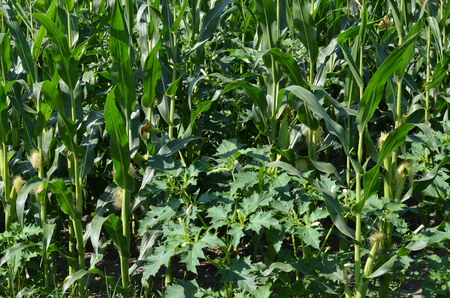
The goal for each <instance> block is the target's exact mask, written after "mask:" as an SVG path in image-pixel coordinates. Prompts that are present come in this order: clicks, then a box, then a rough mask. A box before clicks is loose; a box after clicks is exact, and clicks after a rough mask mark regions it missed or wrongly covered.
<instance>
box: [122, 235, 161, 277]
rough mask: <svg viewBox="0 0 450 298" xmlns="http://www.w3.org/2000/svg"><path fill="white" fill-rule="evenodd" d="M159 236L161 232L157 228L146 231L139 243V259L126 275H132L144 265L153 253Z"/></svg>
mask: <svg viewBox="0 0 450 298" xmlns="http://www.w3.org/2000/svg"><path fill="white" fill-rule="evenodd" d="M161 234H162V232H161V230H160V229H159V227H156V228H155V229H152V230H147V231H146V232H145V233H144V236H143V237H142V241H141V248H140V252H139V257H138V258H137V261H136V263H134V264H133V266H131V267H130V269H129V270H128V274H130V275H132V274H133V272H134V271H135V270H136V269H137V268H139V267H141V266H143V265H144V263H145V261H146V260H147V258H148V257H149V256H150V255H151V254H152V253H153V251H154V248H155V244H156V240H157V239H158V238H159V236H161Z"/></svg>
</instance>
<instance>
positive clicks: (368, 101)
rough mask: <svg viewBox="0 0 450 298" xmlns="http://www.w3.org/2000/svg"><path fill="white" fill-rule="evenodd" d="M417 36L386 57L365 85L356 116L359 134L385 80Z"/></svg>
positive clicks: (373, 108) (382, 89) (377, 100)
mask: <svg viewBox="0 0 450 298" xmlns="http://www.w3.org/2000/svg"><path fill="white" fill-rule="evenodd" d="M419 34H420V32H418V33H416V34H414V35H412V36H411V37H410V38H408V39H406V40H405V41H404V42H403V43H402V45H401V46H399V47H397V48H396V49H395V50H394V51H393V52H392V53H391V54H390V55H389V56H388V57H387V59H386V60H385V61H384V62H383V64H382V65H381V67H380V68H379V69H378V70H377V71H376V72H375V74H374V75H373V77H372V78H371V79H370V81H369V83H368V84H367V87H366V89H365V91H364V94H363V98H362V99H361V101H360V103H359V108H358V116H356V124H357V127H358V131H359V132H360V133H363V132H364V130H365V128H366V125H367V123H368V122H369V120H370V119H371V118H372V115H373V113H374V112H375V110H376V108H377V107H378V104H379V103H380V101H381V98H382V96H383V91H384V87H385V85H386V82H387V80H388V79H389V78H390V76H391V75H392V74H393V73H394V72H395V70H396V69H397V68H398V61H399V60H400V59H402V57H403V55H405V54H406V53H409V51H410V50H411V48H412V46H413V45H414V42H415V41H416V39H417V38H418V37H419Z"/></svg>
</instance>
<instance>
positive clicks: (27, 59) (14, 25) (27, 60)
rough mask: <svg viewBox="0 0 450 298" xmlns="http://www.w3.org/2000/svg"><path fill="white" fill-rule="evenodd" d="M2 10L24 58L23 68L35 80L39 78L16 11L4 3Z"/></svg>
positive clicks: (21, 56) (22, 58)
mask: <svg viewBox="0 0 450 298" xmlns="http://www.w3.org/2000/svg"><path fill="white" fill-rule="evenodd" d="M0 11H1V12H2V13H3V18H4V20H5V21H6V24H8V28H9V32H10V33H11V35H12V37H13V39H14V42H15V45H16V46H15V50H16V51H17V54H18V55H19V57H20V59H21V60H22V65H23V68H24V69H25V71H26V72H27V73H28V74H29V75H30V76H31V79H32V81H33V82H35V81H36V80H37V78H36V65H35V64H34V62H33V58H32V57H31V49H30V46H29V45H28V42H27V41H26V39H25V36H23V32H22V28H21V27H20V24H19V22H18V21H17V19H16V17H15V14H14V12H13V11H12V10H11V9H10V8H9V7H7V6H5V5H3V6H1V7H0ZM30 27H31V26H30Z"/></svg>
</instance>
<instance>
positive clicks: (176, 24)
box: [170, 0, 189, 34]
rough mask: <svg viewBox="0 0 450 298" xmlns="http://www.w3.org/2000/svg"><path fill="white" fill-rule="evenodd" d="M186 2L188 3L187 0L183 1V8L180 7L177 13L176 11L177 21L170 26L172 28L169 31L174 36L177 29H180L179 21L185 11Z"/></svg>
mask: <svg viewBox="0 0 450 298" xmlns="http://www.w3.org/2000/svg"><path fill="white" fill-rule="evenodd" d="M188 2H189V1H188V0H184V3H183V6H181V9H180V10H179V11H177V13H178V16H177V19H176V20H175V22H174V23H173V24H172V27H170V31H171V32H172V33H174V34H176V33H177V32H178V28H180V22H181V19H182V18H183V15H184V11H185V10H186V6H187V4H188Z"/></svg>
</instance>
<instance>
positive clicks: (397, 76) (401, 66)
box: [394, 19, 423, 83]
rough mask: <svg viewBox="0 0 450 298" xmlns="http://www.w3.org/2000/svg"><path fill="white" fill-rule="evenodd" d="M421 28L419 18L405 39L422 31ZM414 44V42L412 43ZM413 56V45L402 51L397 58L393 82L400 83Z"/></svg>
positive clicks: (421, 20)
mask: <svg viewBox="0 0 450 298" xmlns="http://www.w3.org/2000/svg"><path fill="white" fill-rule="evenodd" d="M422 28H423V19H420V20H419V21H417V22H416V23H415V24H414V26H413V27H412V28H411V30H410V31H409V32H408V35H406V40H409V39H410V38H411V36H413V35H414V34H416V33H420V32H422ZM413 45H414V43H413ZM413 56H414V48H413V46H412V45H411V46H409V47H408V49H407V50H405V51H404V52H403V55H402V56H401V57H400V58H399V60H397V67H396V69H395V72H394V82H395V83H400V82H403V78H404V77H405V72H406V67H407V66H408V64H409V63H410V61H411V58H412V57H413Z"/></svg>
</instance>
